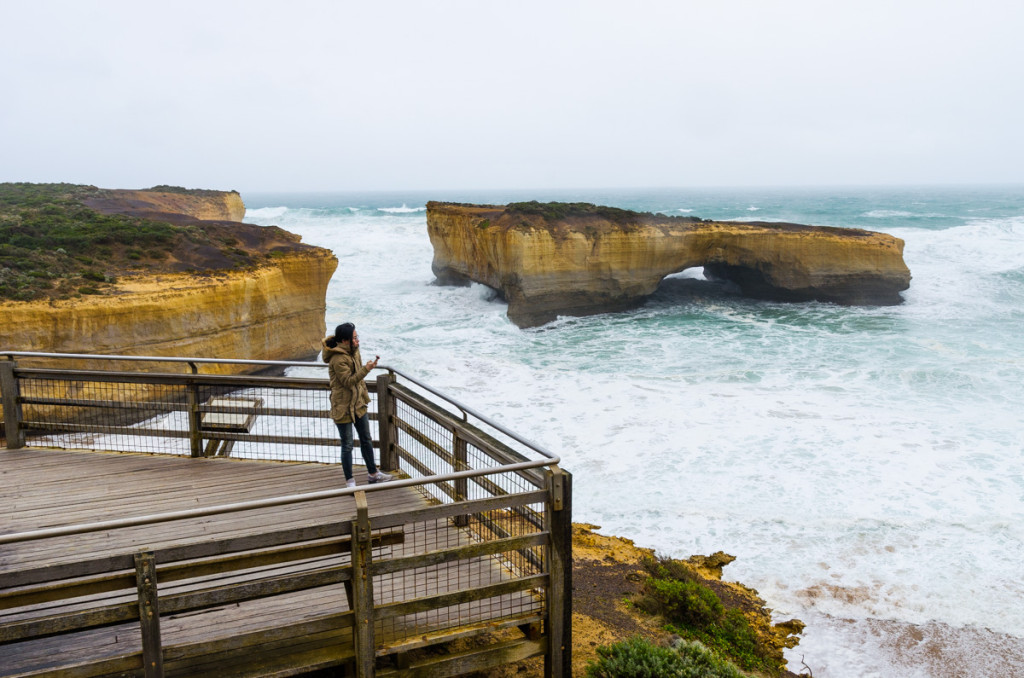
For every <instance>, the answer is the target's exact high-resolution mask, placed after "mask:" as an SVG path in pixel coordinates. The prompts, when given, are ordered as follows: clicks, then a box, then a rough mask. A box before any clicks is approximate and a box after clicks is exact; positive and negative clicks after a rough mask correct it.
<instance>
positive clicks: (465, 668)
mask: <svg viewBox="0 0 1024 678" xmlns="http://www.w3.org/2000/svg"><path fill="white" fill-rule="evenodd" d="M546 651H547V639H546V638H541V639H539V640H528V639H525V638H524V639H522V640H510V641H505V642H502V643H494V644H492V645H488V646H486V647H482V648H473V649H471V650H463V651H462V652H456V653H451V654H447V655H444V656H443V657H431V658H429V659H425V660H422V661H419V662H416V663H414V664H411V665H410V666H408V667H407V668H403V669H383V670H381V671H378V672H377V676H379V677H380V678H449V677H450V676H461V675H464V674H466V673H472V672H474V671H485V670H487V669H490V668H494V667H497V666H501V665H503V664H511V663H514V662H518V661H522V660H523V659H529V658H530V657H535V656H537V655H539V654H544V653H545V652H546Z"/></svg>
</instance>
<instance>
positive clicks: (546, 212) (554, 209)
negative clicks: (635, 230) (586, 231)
mask: <svg viewBox="0 0 1024 678" xmlns="http://www.w3.org/2000/svg"><path fill="white" fill-rule="evenodd" d="M505 211H507V212H510V213H513V214H530V215H537V216H541V217H544V218H545V219H547V220H548V221H556V220H559V219H567V218H569V217H590V216H596V217H601V218H602V219H607V220H608V221H613V222H615V223H617V224H621V223H626V222H630V221H636V219H637V217H639V216H652V215H651V214H650V213H649V212H631V211H629V210H624V209H619V208H618V207H607V206H605V205H594V204H592V203H589V202H537V201H536V200H531V201H529V202H513V203H509V204H508V205H507V206H506V207H505Z"/></svg>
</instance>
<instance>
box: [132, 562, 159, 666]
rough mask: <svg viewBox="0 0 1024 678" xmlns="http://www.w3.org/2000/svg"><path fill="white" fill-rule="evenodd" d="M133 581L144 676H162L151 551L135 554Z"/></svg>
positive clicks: (154, 575)
mask: <svg viewBox="0 0 1024 678" xmlns="http://www.w3.org/2000/svg"><path fill="white" fill-rule="evenodd" d="M135 582H136V586H137V587H138V591H139V626H140V628H141V629H142V664H143V667H144V668H145V669H146V678H163V675H164V658H163V654H164V653H163V647H162V646H161V644H160V607H159V605H158V603H157V589H156V559H155V558H154V557H153V552H152V551H139V552H138V553H136V554H135Z"/></svg>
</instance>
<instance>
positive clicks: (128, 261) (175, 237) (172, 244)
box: [0, 183, 253, 301]
mask: <svg viewBox="0 0 1024 678" xmlns="http://www.w3.org/2000/svg"><path fill="white" fill-rule="evenodd" d="M167 189H174V192H186V193H190V194H199V195H202V194H204V193H215V192H208V191H190V190H187V189H183V188H177V187H168V186H157V187H154V189H151V190H167ZM104 193H105V191H103V190H102V189H98V188H96V187H95V186H79V185H74V184H29V183H6V184H0V300H4V299H9V300H15V301H32V300H36V299H46V298H50V299H62V298H67V297H71V296H74V295H76V294H103V293H104V291H105V290H107V289H109V285H110V284H112V283H114V282H116V280H117V277H118V275H123V274H124V273H128V272H130V271H131V270H133V269H140V268H149V269H153V268H154V267H156V268H157V269H159V268H160V267H161V266H165V267H166V265H168V264H169V262H170V261H171V260H173V257H172V256H171V255H172V253H174V252H175V251H176V250H177V249H178V248H180V247H181V246H182V245H183V244H187V245H189V246H190V247H192V248H193V249H195V248H202V247H207V248H216V249H217V250H219V251H221V252H222V253H223V255H224V256H225V257H227V258H228V259H229V261H228V264H227V267H231V266H232V265H234V266H236V267H237V266H248V265H252V264H253V259H252V254H251V253H249V252H246V251H245V250H242V249H239V248H237V247H234V245H235V244H236V243H237V241H235V240H234V239H230V240H231V241H230V242H226V241H225V240H224V239H223V238H219V237H218V235H217V234H215V233H213V232H208V231H207V230H206V229H205V227H203V226H197V225H185V226H177V225H172V224H169V223H165V222H162V221H157V220H153V219H143V218H139V217H133V216H125V215H118V214H102V213H100V212H97V211H96V210H93V209H91V208H89V207H86V205H85V204H83V201H85V200H87V199H89V198H93V197H102V196H103V195H104Z"/></svg>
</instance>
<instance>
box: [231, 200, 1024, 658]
mask: <svg viewBox="0 0 1024 678" xmlns="http://www.w3.org/2000/svg"><path fill="white" fill-rule="evenodd" d="M243 198H244V199H245V201H246V204H247V207H248V211H247V213H246V221H247V222H250V223H256V224H263V225H270V224H274V225H278V226H281V227H283V228H285V229H287V230H289V231H292V232H295V233H298V234H300V235H301V236H302V238H303V242H306V243H309V244H313V245H319V246H322V247H326V248H329V249H331V250H333V251H334V253H335V254H336V255H337V257H338V270H337V272H336V273H335V275H334V277H333V279H332V281H331V283H330V286H329V288H328V292H327V313H326V321H327V326H328V327H329V328H333V327H334V326H335V325H336V324H338V323H341V322H344V321H351V322H354V323H355V324H356V326H357V327H358V328H359V334H360V337H361V340H362V344H363V346H364V351H363V352H364V354H379V355H380V356H381V363H382V364H386V365H390V366H393V367H395V368H398V369H400V370H402V371H403V372H408V373H409V374H413V375H416V376H417V377H419V378H422V379H423V380H424V381H426V382H427V383H430V384H431V385H433V386H436V387H438V388H440V389H441V390H443V391H445V392H447V393H449V394H450V395H452V396H454V397H456V398H457V399H459V400H461V401H463V402H465V403H466V404H468V405H471V406H473V407H474V408H476V409H478V410H480V411H482V412H485V413H488V414H489V415H490V416H492V417H493V418H494V419H496V420H498V421H500V422H501V423H503V424H504V425H506V426H508V427H509V428H511V429H512V430H515V431H517V432H519V433H520V434H522V435H524V436H526V437H527V438H530V439H533V440H535V441H536V442H538V443H540V444H541V445H543V446H545V447H547V448H548V449H550V450H552V451H554V452H555V453H557V454H559V455H560V456H561V457H562V460H563V461H562V465H563V466H564V467H565V468H566V469H567V470H569V471H570V472H572V473H573V474H574V514H573V519H574V520H575V521H577V522H590V523H594V524H597V525H600V526H601V531H602V532H603V533H606V534H614V535H618V536H623V537H628V538H630V539H633V540H635V541H636V543H637V544H638V545H640V546H646V547H651V548H654V549H656V551H657V552H658V553H659V554H661V555H666V556H672V557H687V556H689V555H691V554H697V553H700V554H708V553H712V552H715V551H719V550H722V551H725V552H727V553H730V554H732V555H734V556H736V557H737V560H736V561H735V562H734V563H733V564H731V565H730V566H729V567H728V568H726V571H725V575H726V578H727V579H731V580H737V581H741V582H743V583H744V584H746V585H748V586H752V587H754V588H756V589H757V590H758V591H759V593H760V595H761V596H762V597H763V598H764V599H765V600H766V601H767V603H768V605H769V607H771V608H773V609H774V611H775V612H774V616H775V618H776V620H778V621H781V620H784V619H789V618H792V617H796V618H799V619H802V620H803V621H804V622H806V623H807V629H806V631H805V632H804V634H803V636H802V640H801V642H800V645H799V646H798V647H797V648H796V649H795V650H792V651H789V652H788V654H787V657H788V658H789V661H790V668H791V670H794V671H799V670H800V669H801V668H802V663H806V665H807V666H809V667H810V668H811V669H812V670H813V674H814V676H815V677H816V678H829V677H833V678H835V677H847V676H911V677H916V676H922V677H923V676H929V677H931V676H1015V675H1022V674H1024V583H1022V574H1024V566H1022V563H1024V388H1022V386H1021V384H1022V383H1024V336H1022V333H1021V332H1020V329H1021V327H1022V320H1024V188H1021V187H989V188H920V189H911V188H906V189H887V190H883V189H828V190H826V189H815V190H809V189H808V190H767V189H765V190H753V189H746V190H740V189H736V190H724V189H720V190H703V191H698V190H689V191H686V190H667V189H666V190H657V191H654V190H652V191H597V190H594V191H582V190H581V191H561V192H552V191H534V192H513V191H492V192H471V191H461V192H459V191H440V192H435V193H431V194H424V193H411V192H410V193H369V194H368V193H363V194H355V193H333V194H270V193H263V194H247V195H243ZM531 199H537V200H560V201H587V202H594V203H598V204H605V205H613V206H616V207H622V208H626V209H633V210H642V211H652V212H662V213H664V214H669V215H680V214H685V215H693V216H700V217H703V218H708V219H722V220H726V219H733V220H763V221H791V222H797V223H808V224H815V225H826V226H843V227H857V228H867V229H871V230H878V231H883V232H886V233H890V234H892V235H895V236H897V237H900V238H902V239H903V240H904V241H905V242H906V249H905V253H904V256H905V260H906V262H907V265H908V266H909V267H910V270H911V274H912V275H913V279H912V281H911V286H910V289H909V290H907V291H906V292H905V293H904V294H903V296H904V299H905V302H904V303H903V304H902V305H899V306H892V307H841V306H835V305H832V304H822V303H801V304H783V303H772V302H764V301H755V300H750V299H745V298H743V297H742V296H740V295H739V294H738V292H737V291H736V290H735V289H733V288H731V287H730V286H728V285H723V284H719V283H713V282H709V281H706V280H704V279H703V276H702V273H701V271H700V270H699V269H695V270H688V271H682V272H680V273H679V274H677V275H674V276H671V277H669V278H667V279H666V280H665V281H664V282H663V284H662V285H661V287H660V288H659V290H658V291H657V293H655V294H654V295H653V297H652V298H651V299H650V300H649V301H648V302H647V303H646V304H644V305H643V306H642V307H640V308H638V309H636V310H633V311H629V312H624V313H614V314H604V315H596V316H590V317H584V318H559V319H558V320H556V321H555V322H553V323H550V324H548V325H545V326H543V327H539V328H533V329H528V330H521V329H519V328H517V327H516V326H515V325H513V324H512V323H511V322H510V321H509V320H508V319H507V318H506V317H505V310H506V307H505V305H504V304H503V303H502V302H501V301H500V300H499V299H498V298H497V297H496V295H495V293H494V292H493V291H492V290H490V289H488V288H486V287H483V286H480V285H473V286H470V287H468V288H456V287H441V286H437V285H434V284H433V280H434V276H433V274H432V273H431V268H430V264H431V259H432V255H433V252H432V248H431V246H430V242H429V239H428V238H427V231H426V214H425V204H426V201H427V200H448V201H458V202H477V203H496V204H501V203H506V202H509V201H515V200H531Z"/></svg>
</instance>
